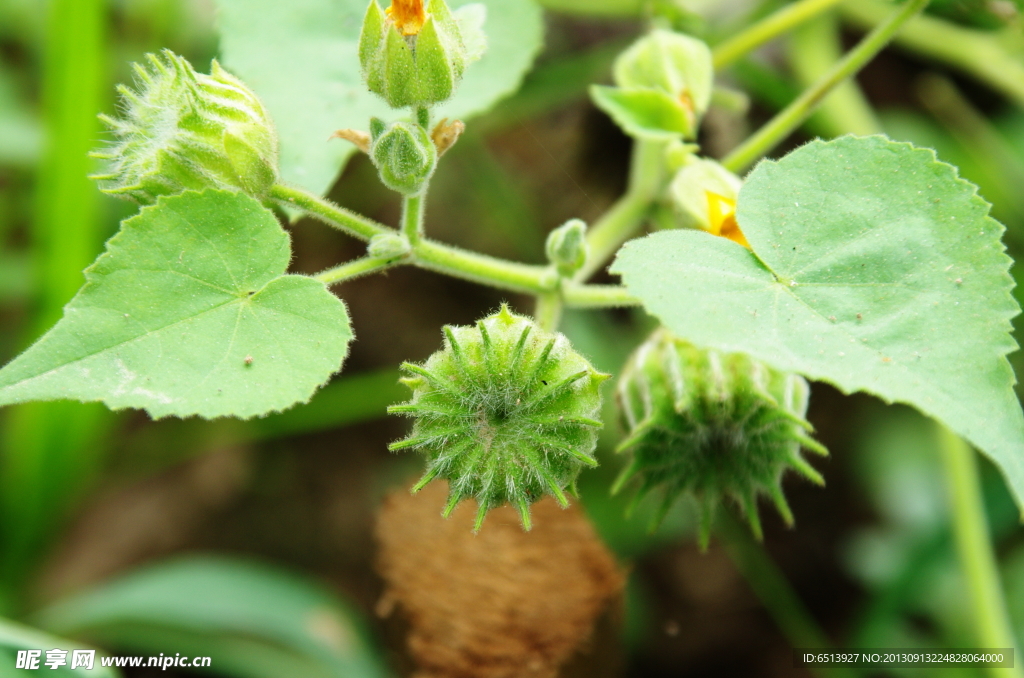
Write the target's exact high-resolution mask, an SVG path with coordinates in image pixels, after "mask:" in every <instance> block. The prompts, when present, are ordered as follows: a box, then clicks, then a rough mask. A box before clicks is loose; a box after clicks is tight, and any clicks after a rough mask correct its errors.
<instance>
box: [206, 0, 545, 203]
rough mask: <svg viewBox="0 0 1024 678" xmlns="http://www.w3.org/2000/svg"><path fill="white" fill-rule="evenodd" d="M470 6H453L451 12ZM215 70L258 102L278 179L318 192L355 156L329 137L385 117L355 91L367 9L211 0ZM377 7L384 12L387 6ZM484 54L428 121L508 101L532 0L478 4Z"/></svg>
mask: <svg viewBox="0 0 1024 678" xmlns="http://www.w3.org/2000/svg"><path fill="white" fill-rule="evenodd" d="M469 2H471V0H454V1H453V2H451V3H450V4H451V6H452V7H453V8H456V7H460V6H462V5H465V4H468V3H469ZM217 4H218V6H219V7H220V34H221V53H222V54H223V57H224V64H225V66H226V67H227V68H228V70H230V71H231V72H232V73H234V74H235V75H237V76H238V77H240V78H242V79H243V80H244V81H245V82H246V84H247V85H249V86H250V87H252V89H253V90H254V91H255V92H256V93H257V94H258V95H259V97H260V99H261V100H262V101H263V103H264V104H265V105H266V106H267V108H268V110H269V111H270V114H271V117H272V118H273V119H274V123H275V124H276V126H277V131H278V135H279V136H280V141H281V176H282V178H283V179H284V180H285V181H287V182H292V183H297V184H301V185H303V186H305V187H307V188H309V189H310V190H312V191H314V192H317V193H324V192H326V191H327V189H328V188H329V187H330V185H331V183H333V181H334V179H335V177H336V176H337V175H338V172H339V171H340V170H341V168H342V167H343V166H344V164H345V160H346V159H347V158H348V157H349V156H350V155H351V154H352V153H353V151H354V147H353V146H352V145H351V144H349V143H346V142H344V141H341V140H338V139H335V140H333V141H328V137H329V136H330V135H331V133H332V132H334V131H335V130H337V129H343V128H352V129H362V130H365V129H367V128H368V127H369V124H370V117H371V116H378V117H381V118H384V119H388V120H394V119H398V118H400V117H403V116H408V112H407V111H392V110H391V109H389V108H388V106H387V105H386V104H385V103H384V102H383V101H382V100H381V99H380V98H378V97H377V96H375V95H373V94H371V93H370V92H369V91H368V90H367V89H366V86H365V85H364V84H363V80H362V75H361V74H360V72H359V57H358V52H357V42H358V39H359V29H360V27H361V25H362V22H363V15H364V14H365V13H366V6H367V4H368V0H292V1H291V2H279V1H277V0H217ZM382 4H384V5H386V4H387V2H383V3H382ZM482 4H483V5H485V6H486V8H487V18H486V21H485V23H484V25H483V29H484V32H485V33H486V34H487V51H486V52H485V53H484V55H483V58H482V59H480V61H477V62H474V63H472V64H470V65H469V66H468V68H467V69H466V75H465V77H464V79H463V81H462V84H461V85H460V86H459V89H458V91H457V92H456V94H455V96H454V97H453V98H452V100H451V101H449V102H448V103H446V104H444V105H443V106H440V107H438V109H437V111H436V116H435V117H437V118H441V117H449V118H453V119H454V118H459V119H462V120H465V119H467V118H469V117H470V116H473V115H475V114H478V113H482V112H484V111H486V110H487V109H489V108H490V107H491V106H493V105H494V104H495V103H496V102H497V101H498V100H499V99H501V98H502V97H505V96H507V95H509V94H511V93H512V92H514V91H515V90H516V89H517V88H518V87H519V83H520V81H521V80H522V78H523V75H524V74H525V73H526V71H527V70H528V69H529V67H530V65H531V64H532V63H533V58H534V56H535V55H536V54H537V52H538V50H539V49H540V46H541V39H542V36H543V23H542V21H541V12H540V8H539V7H537V5H536V3H535V2H533V0H482Z"/></svg>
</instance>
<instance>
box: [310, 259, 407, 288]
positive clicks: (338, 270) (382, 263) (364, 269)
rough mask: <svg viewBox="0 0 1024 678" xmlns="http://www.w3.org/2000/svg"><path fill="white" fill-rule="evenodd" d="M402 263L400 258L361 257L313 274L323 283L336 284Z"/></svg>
mask: <svg viewBox="0 0 1024 678" xmlns="http://www.w3.org/2000/svg"><path fill="white" fill-rule="evenodd" d="M400 263H402V258H397V259H396V258H393V257H391V258H385V257H362V258H360V259H355V260H353V261H349V262H346V263H344V264H342V265H341V266H335V267H334V268H331V269H328V270H326V271H324V272H323V273H318V274H317V275H315V276H313V277H314V279H316V280H319V281H320V282H322V283H323V284H325V285H336V284H338V283H341V282H346V281H348V280H352V279H354V278H360V277H362V276H364V275H369V274H370V273H376V272H377V271H383V270H384V269H386V268H391V267H392V266H395V265H397V264H400Z"/></svg>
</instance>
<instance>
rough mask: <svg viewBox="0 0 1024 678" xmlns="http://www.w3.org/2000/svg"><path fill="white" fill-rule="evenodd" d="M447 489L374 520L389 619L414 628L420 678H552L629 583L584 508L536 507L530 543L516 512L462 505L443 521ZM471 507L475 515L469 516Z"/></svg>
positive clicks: (400, 499) (393, 504)
mask: <svg viewBox="0 0 1024 678" xmlns="http://www.w3.org/2000/svg"><path fill="white" fill-rule="evenodd" d="M446 497H447V487H446V486H445V484H444V483H441V482H434V483H431V484H430V485H429V486H427V487H426V488H425V489H424V490H423V491H422V492H420V493H419V494H416V495H410V494H409V493H408V492H407V491H396V492H392V493H391V494H390V495H389V496H388V497H387V498H386V499H385V501H384V506H383V507H382V509H381V512H380V516H379V518H378V521H377V530H376V535H377V541H378V544H379V547H380V553H379V559H378V567H379V569H380V572H381V575H382V576H383V577H384V580H385V583H386V590H385V593H384V597H383V598H382V600H381V605H380V611H381V613H382V614H383V615H388V614H390V613H391V611H392V610H394V609H395V607H396V606H397V607H398V608H399V609H400V610H401V612H402V613H403V616H404V617H405V619H406V621H407V622H408V624H409V627H410V631H409V636H408V644H409V651H410V653H411V654H412V656H413V659H414V660H415V662H416V663H417V665H418V666H419V672H418V673H417V674H416V675H417V678H527V677H529V678H551V677H553V676H556V675H558V671H559V667H561V666H562V665H563V664H564V663H565V662H566V661H567V660H568V659H569V658H570V657H572V656H573V654H574V652H576V651H577V650H578V649H580V648H581V646H584V645H585V644H586V642H587V641H588V640H589V639H590V636H591V634H592V632H593V630H594V625H595V622H596V620H597V618H598V617H599V616H600V615H601V614H602V613H603V612H605V611H606V609H608V607H609V603H611V602H613V601H618V600H619V599H620V597H621V595H622V589H623V586H624V583H625V578H624V575H623V573H622V571H621V570H620V569H619V567H618V566H617V565H616V563H615V560H614V558H613V557H612V556H611V554H609V553H608V551H607V550H606V549H605V547H604V545H603V544H602V543H601V542H600V540H599V539H598V538H597V536H596V534H595V533H594V530H593V528H592V527H591V525H590V523H589V522H588V521H587V519H586V518H585V517H584V516H583V515H582V513H581V512H580V511H579V510H578V509H577V508H575V507H572V508H569V509H565V510H563V509H561V508H559V507H558V505H557V504H556V503H555V501H554V500H553V499H551V498H550V497H548V498H546V499H543V500H542V501H539V502H537V503H536V504H534V505H533V525H534V528H533V530H532V531H531V532H524V531H523V529H522V527H521V526H520V524H519V515H518V514H517V513H516V512H515V510H513V509H512V508H509V507H507V506H506V507H501V508H498V509H495V510H493V511H491V512H490V513H488V514H487V520H486V522H485V523H484V525H483V527H482V529H481V530H480V532H479V534H473V532H472V529H473V517H474V515H475V512H476V509H475V507H474V506H472V502H468V501H467V502H464V503H463V505H461V506H459V508H457V509H456V510H455V512H454V513H453V514H452V516H451V518H449V519H448V520H445V519H443V518H441V516H440V515H439V510H438V507H440V506H444V503H445V498H446ZM466 504H469V505H468V506H467V505H466Z"/></svg>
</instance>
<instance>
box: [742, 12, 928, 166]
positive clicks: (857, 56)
mask: <svg viewBox="0 0 1024 678" xmlns="http://www.w3.org/2000/svg"><path fill="white" fill-rule="evenodd" d="M928 2H929V0H907V2H905V3H904V4H902V5H900V6H899V8H898V9H897V10H896V11H895V12H893V13H892V14H891V15H890V16H889V18H888V19H886V20H885V21H884V22H882V23H880V24H879V25H878V26H877V27H875V29H874V30H873V31H871V32H870V33H869V34H868V35H867V36H865V38H864V39H863V40H861V41H860V43H859V44H858V45H857V46H856V47H854V48H853V49H852V50H850V52H849V53H847V55H846V56H845V57H843V59H842V60H841V61H839V62H838V63H836V64H835V66H833V67H832V68H831V69H829V71H828V73H827V74H825V76H824V77H822V78H821V79H820V80H818V82H816V83H815V84H814V85H813V86H812V87H809V88H808V89H807V90H805V91H804V92H803V94H801V95H800V96H799V97H797V98H796V100H795V101H794V102H793V103H791V104H790V105H789V106H787V107H786V108H785V109H783V110H782V111H780V112H779V114H778V115H776V116H775V117H774V118H772V119H771V120H770V121H769V122H768V124H766V125H765V126H764V127H762V128H761V129H760V130H758V132H757V133H756V134H754V135H753V136H751V137H750V138H749V139H747V140H746V141H745V142H744V143H743V144H742V145H741V146H740V147H739V148H737V149H736V150H734V151H733V152H732V153H730V154H729V156H728V157H727V158H726V159H725V160H723V161H722V164H723V165H725V166H726V167H727V168H729V169H730V170H732V171H734V172H739V171H742V170H743V169H745V168H746V167H747V166H748V165H750V164H751V163H753V162H754V161H755V160H757V159H758V158H760V157H761V156H762V155H764V154H765V153H767V152H768V151H770V150H771V149H772V148H773V147H774V146H775V145H776V144H778V143H779V142H781V141H782V140H783V139H785V138H786V137H788V136H789V135H790V134H791V133H792V132H793V131H794V130H795V129H796V128H797V127H799V126H800V125H801V124H802V123H803V122H804V120H806V119H807V117H808V116H809V115H810V114H811V113H812V112H814V109H815V108H816V107H817V106H818V104H820V103H821V101H822V100H823V99H824V98H825V97H826V96H828V94H829V93H831V92H832V90H834V89H835V88H836V87H837V86H839V85H840V84H842V83H843V82H844V81H845V80H846V79H847V78H849V77H851V76H853V75H854V74H855V73H856V72H857V71H859V70H860V69H861V68H863V67H864V66H865V65H866V64H867V63H868V62H869V61H871V59H873V58H874V56H875V55H876V54H878V53H879V52H880V51H882V49H883V48H884V47H885V46H886V45H887V44H889V41H890V40H892V38H893V36H894V35H896V32H897V31H899V29H900V27H901V26H903V24H904V23H906V22H907V21H908V20H909V19H910V18H911V17H913V16H914V15H916V14H917V13H918V12H920V11H921V10H922V9H924V8H925V6H927V5H928Z"/></svg>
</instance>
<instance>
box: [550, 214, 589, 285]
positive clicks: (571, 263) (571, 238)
mask: <svg viewBox="0 0 1024 678" xmlns="http://www.w3.org/2000/svg"><path fill="white" fill-rule="evenodd" d="M546 250H547V255H548V261H550V262H551V263H552V264H554V265H555V267H556V268H557V269H558V272H559V274H561V275H562V276H563V277H565V278H571V277H572V276H573V274H575V273H576V271H578V270H580V269H581V268H583V265H584V264H586V263H587V225H586V224H585V223H583V222H582V221H581V220H579V219H571V220H569V221H567V222H565V223H564V224H562V225H561V226H559V227H558V228H556V229H555V230H553V231H551V233H550V234H549V235H548V240H547V245H546Z"/></svg>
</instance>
